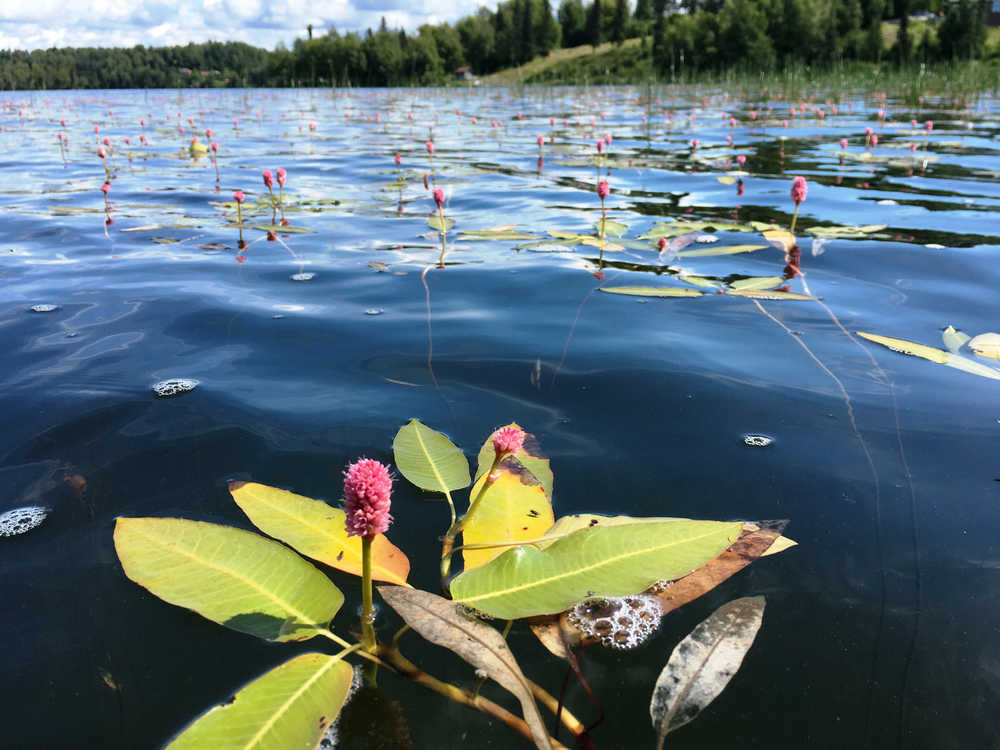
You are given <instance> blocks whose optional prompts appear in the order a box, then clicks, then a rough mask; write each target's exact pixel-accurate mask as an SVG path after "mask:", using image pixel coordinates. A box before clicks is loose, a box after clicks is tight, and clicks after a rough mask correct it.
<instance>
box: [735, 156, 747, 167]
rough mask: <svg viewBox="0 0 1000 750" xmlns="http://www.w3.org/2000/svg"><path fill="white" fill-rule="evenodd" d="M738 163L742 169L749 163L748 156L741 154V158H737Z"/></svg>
mask: <svg viewBox="0 0 1000 750" xmlns="http://www.w3.org/2000/svg"><path fill="white" fill-rule="evenodd" d="M736 163H737V164H739V165H740V166H741V167H742V166H743V165H744V164H746V163H747V158H746V156H744V155H743V154H740V155H739V156H737V157H736Z"/></svg>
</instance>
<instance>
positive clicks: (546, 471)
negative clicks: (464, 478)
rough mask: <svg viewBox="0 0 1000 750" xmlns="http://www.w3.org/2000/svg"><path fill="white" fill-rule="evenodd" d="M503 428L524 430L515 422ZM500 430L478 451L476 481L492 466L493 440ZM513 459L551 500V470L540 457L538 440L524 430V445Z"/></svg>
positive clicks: (540, 450) (496, 430) (543, 457)
mask: <svg viewBox="0 0 1000 750" xmlns="http://www.w3.org/2000/svg"><path fill="white" fill-rule="evenodd" d="M504 427H515V428H517V429H519V430H524V428H523V427H521V425H519V424H518V423H517V422H511V423H510V424H509V425H504ZM502 429H503V427H497V428H496V429H495V430H494V431H493V432H492V433H490V436H489V437H488V438H486V442H484V443H483V447H482V448H480V449H479V457H478V458H477V461H478V466H477V468H476V479H479V477H481V476H482V475H483V474H485V473H486V472H487V471H489V469H490V467H491V466H492V465H493V456H494V451H493V438H494V436H495V435H496V434H497V433H498V432H499V431H500V430H502ZM514 458H516V459H517V460H518V461H519V462H520V463H521V465H522V466H524V468H526V469H527V470H528V471H530V472H531V473H532V474H534V475H535V478H536V479H538V481H539V482H541V483H542V486H543V487H544V488H545V494H546V495H548V497H549V500H551V499H552V469H551V468H550V466H549V459H548V458H546V457H545V456H544V455H542V449H541V446H540V445H539V444H538V439H537V438H536V437H535V436H534V435H532V434H531V433H530V432H528V431H526V430H525V432H524V445H523V446H521V450H519V451H518V452H517V453H515V454H514ZM474 494H475V493H473V495H474Z"/></svg>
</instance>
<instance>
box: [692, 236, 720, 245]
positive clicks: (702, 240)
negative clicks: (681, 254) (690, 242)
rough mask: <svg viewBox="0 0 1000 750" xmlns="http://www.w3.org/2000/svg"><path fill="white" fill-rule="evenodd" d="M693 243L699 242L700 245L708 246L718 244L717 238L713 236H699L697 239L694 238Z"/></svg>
mask: <svg viewBox="0 0 1000 750" xmlns="http://www.w3.org/2000/svg"><path fill="white" fill-rule="evenodd" d="M694 241H695V242H700V243H702V244H708V243H710V242H718V241H719V238H718V237H716V236H715V235H714V234H699V235H698V236H697V237H695V240H694Z"/></svg>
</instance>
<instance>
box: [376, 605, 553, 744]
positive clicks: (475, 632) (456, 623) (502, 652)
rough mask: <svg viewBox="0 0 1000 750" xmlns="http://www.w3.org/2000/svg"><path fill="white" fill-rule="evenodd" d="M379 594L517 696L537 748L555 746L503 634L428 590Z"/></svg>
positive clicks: (430, 637) (418, 628)
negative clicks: (550, 739)
mask: <svg viewBox="0 0 1000 750" xmlns="http://www.w3.org/2000/svg"><path fill="white" fill-rule="evenodd" d="M378 592H379V593H380V594H381V595H382V598H383V599H385V600H386V602H388V603H389V606H390V607H392V608H393V609H394V610H396V612H398V613H399V615H400V617H402V618H403V620H405V621H406V624H407V625H409V626H410V627H411V628H413V629H414V630H416V631H417V632H418V633H419V634H420V635H421V636H423V637H424V638H425V639H426V640H428V641H430V642H431V643H434V644H437V645H438V646H444V647H445V648H447V649H449V650H451V651H453V652H454V653H456V654H458V655H459V656H460V657H462V658H463V659H464V660H465V661H467V662H468V663H469V664H471V665H472V666H474V667H476V669H481V670H483V671H484V672H486V674H487V675H488V676H489V677H490V679H492V680H495V681H496V682H497V683H498V684H500V685H501V686H503V687H504V688H506V689H507V690H509V691H510V692H511V693H513V694H514V696H515V697H516V698H517V699H518V700H519V701H520V702H521V711H522V713H523V714H524V720H525V722H527V724H528V727H530V729H531V736H532V739H534V741H535V746H536V747H538V748H541V749H542V750H549V748H551V747H552V745H551V743H550V742H549V735H548V732H547V731H546V730H545V724H544V723H543V721H542V717H541V714H540V713H539V711H538V706H537V705H536V704H535V699H534V696H533V695H532V693H531V686H530V685H529V684H528V681H527V679H525V677H524V673H522V672H521V668H520V667H519V666H518V664H517V661H516V660H515V659H514V655H513V654H512V653H511V650H510V648H509V647H508V646H507V642H506V641H505V640H504V639H503V636H501V635H500V633H498V632H497V631H496V630H495V629H494V628H491V627H490V626H489V625H487V624H485V623H482V622H479V621H478V620H476V619H474V618H472V617H469V616H468V614H466V613H465V612H464V611H462V608H461V607H460V606H459V605H458V604H456V603H455V602H451V601H448V600H447V599H442V598H441V597H440V596H435V595H434V594H430V593H428V592H426V591H420V590H419V589H403V588H399V587H398V586H379V588H378Z"/></svg>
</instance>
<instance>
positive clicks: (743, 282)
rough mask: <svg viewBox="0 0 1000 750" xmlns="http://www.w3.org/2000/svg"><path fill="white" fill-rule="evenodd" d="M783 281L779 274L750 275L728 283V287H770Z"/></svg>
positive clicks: (744, 288)
mask: <svg viewBox="0 0 1000 750" xmlns="http://www.w3.org/2000/svg"><path fill="white" fill-rule="evenodd" d="M783 281H784V279H783V278H781V277H780V276H750V277H748V278H745V279H737V280H736V281H734V282H733V283H731V284H730V285H729V288H730V289H743V290H747V289H750V290H760V289H771V288H772V287H776V286H778V284H780V283H781V282H783Z"/></svg>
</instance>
